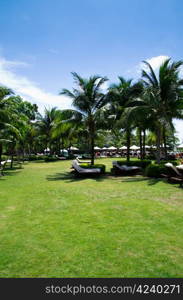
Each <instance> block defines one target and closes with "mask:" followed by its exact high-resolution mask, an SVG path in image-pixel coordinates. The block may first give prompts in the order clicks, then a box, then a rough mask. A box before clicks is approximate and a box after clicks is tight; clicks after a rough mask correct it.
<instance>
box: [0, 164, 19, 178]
mask: <svg viewBox="0 0 183 300" xmlns="http://www.w3.org/2000/svg"><path fill="white" fill-rule="evenodd" d="M21 169H22V168H21V167H13V168H12V169H11V168H6V169H5V170H4V171H3V174H4V175H3V176H0V180H5V179H6V177H7V176H15V175H17V174H18V173H20V172H21Z"/></svg>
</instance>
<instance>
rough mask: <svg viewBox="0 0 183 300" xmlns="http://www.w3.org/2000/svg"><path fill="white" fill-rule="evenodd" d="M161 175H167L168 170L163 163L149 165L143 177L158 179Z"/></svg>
mask: <svg viewBox="0 0 183 300" xmlns="http://www.w3.org/2000/svg"><path fill="white" fill-rule="evenodd" d="M162 174H168V169H167V168H166V167H165V164H164V163H161V164H159V165H158V164H151V165H148V166H147V167H146V169H145V172H144V175H145V176H147V177H155V178H160V177H162Z"/></svg>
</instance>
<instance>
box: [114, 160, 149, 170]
mask: <svg viewBox="0 0 183 300" xmlns="http://www.w3.org/2000/svg"><path fill="white" fill-rule="evenodd" d="M118 164H119V165H121V166H122V165H126V166H130V167H131V166H137V167H140V168H142V169H145V168H146V167H147V166H149V165H150V164H151V160H132V161H129V162H127V161H118Z"/></svg>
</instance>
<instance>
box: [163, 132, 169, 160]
mask: <svg viewBox="0 0 183 300" xmlns="http://www.w3.org/2000/svg"><path fill="white" fill-rule="evenodd" d="M163 143H164V153H165V160H166V159H167V158H168V155H167V144H166V131H165V128H163Z"/></svg>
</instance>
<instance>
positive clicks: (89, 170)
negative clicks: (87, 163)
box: [72, 160, 101, 174]
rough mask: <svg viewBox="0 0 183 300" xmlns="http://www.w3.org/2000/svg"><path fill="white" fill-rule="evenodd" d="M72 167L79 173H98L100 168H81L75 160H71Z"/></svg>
mask: <svg viewBox="0 0 183 300" xmlns="http://www.w3.org/2000/svg"><path fill="white" fill-rule="evenodd" d="M72 167H73V168H74V169H75V171H76V172H78V173H79V174H100V173H101V169H100V168H82V167H81V166H80V165H79V164H78V162H77V160H73V162H72Z"/></svg>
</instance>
